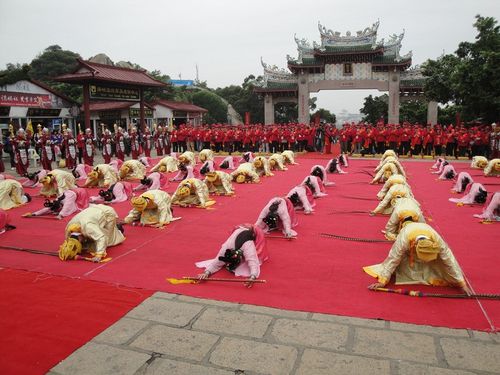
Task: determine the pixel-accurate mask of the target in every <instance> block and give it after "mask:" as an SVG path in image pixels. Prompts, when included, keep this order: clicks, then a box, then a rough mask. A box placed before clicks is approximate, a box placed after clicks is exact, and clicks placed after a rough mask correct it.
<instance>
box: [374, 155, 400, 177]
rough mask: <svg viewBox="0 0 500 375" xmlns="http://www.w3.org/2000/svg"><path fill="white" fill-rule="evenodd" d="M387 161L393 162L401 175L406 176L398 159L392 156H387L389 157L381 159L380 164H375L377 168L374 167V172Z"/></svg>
mask: <svg viewBox="0 0 500 375" xmlns="http://www.w3.org/2000/svg"><path fill="white" fill-rule="evenodd" d="M387 163H392V164H394V165H395V166H396V168H397V169H398V173H399V174H402V175H403V176H405V177H406V173H405V170H404V168H403V166H402V165H401V163H400V162H399V160H398V159H397V158H396V157H393V156H389V157H387V158H385V159H384V160H383V161H381V162H380V164H379V165H378V166H377V168H375V172H378V171H380V170H381V169H382V168H384V165H386V164H387Z"/></svg>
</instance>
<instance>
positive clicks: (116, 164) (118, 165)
mask: <svg viewBox="0 0 500 375" xmlns="http://www.w3.org/2000/svg"><path fill="white" fill-rule="evenodd" d="M108 164H109V165H111V166H112V167H113V169H114V170H115V171H116V173H120V168H121V167H122V165H123V160H121V159H114V160H111V161H110V162H109V163H108Z"/></svg>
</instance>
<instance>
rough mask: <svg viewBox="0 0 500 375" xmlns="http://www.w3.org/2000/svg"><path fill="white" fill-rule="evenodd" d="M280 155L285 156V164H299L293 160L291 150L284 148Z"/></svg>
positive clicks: (293, 155) (293, 156)
mask: <svg viewBox="0 0 500 375" xmlns="http://www.w3.org/2000/svg"><path fill="white" fill-rule="evenodd" d="M281 155H283V157H284V158H285V164H296V165H298V164H299V163H296V162H295V154H294V153H293V151H292V150H285V151H283V152H282V153H281Z"/></svg>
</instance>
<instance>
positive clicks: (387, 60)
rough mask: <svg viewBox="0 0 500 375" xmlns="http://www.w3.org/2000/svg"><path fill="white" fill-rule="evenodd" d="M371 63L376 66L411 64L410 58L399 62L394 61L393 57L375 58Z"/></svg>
mask: <svg viewBox="0 0 500 375" xmlns="http://www.w3.org/2000/svg"><path fill="white" fill-rule="evenodd" d="M372 63H373V64H377V65H382V64H384V65H385V64H396V65H404V64H407V63H411V58H407V59H401V60H399V61H396V59H395V56H375V58H374V59H373V61H372Z"/></svg>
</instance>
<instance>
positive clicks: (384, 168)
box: [371, 162, 401, 184]
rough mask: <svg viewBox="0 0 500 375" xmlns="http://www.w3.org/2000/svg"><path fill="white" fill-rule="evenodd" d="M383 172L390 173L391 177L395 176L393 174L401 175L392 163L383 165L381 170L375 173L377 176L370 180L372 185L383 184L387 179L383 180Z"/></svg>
mask: <svg viewBox="0 0 500 375" xmlns="http://www.w3.org/2000/svg"><path fill="white" fill-rule="evenodd" d="M385 172H390V174H391V176H392V175H395V174H401V173H399V170H398V167H396V165H395V164H394V163H391V162H389V163H385V164H384V165H383V166H382V168H380V170H379V171H378V172H377V174H376V175H375V177H374V178H373V180H372V182H371V183H372V184H375V183H378V182H384V181H386V180H387V178H385Z"/></svg>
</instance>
